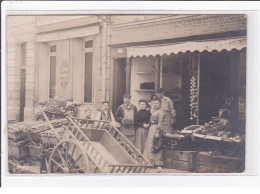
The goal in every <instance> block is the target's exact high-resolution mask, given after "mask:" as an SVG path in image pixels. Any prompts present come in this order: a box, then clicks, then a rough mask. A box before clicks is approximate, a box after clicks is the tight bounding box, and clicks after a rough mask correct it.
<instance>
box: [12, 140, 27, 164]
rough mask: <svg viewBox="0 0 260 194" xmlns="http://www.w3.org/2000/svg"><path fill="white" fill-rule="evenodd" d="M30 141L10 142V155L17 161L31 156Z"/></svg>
mask: <svg viewBox="0 0 260 194" xmlns="http://www.w3.org/2000/svg"><path fill="white" fill-rule="evenodd" d="M27 144H28V141H26V140H20V141H18V142H14V141H10V140H9V141H8V155H9V156H12V157H14V158H15V159H18V160H20V159H22V158H25V157H28V156H29V154H30V153H29V148H28V146H27Z"/></svg>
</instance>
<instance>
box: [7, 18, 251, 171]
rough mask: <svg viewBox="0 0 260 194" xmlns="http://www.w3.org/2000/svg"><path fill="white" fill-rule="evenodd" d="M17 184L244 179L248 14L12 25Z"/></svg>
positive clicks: (10, 127)
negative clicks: (86, 177) (120, 177)
mask: <svg viewBox="0 0 260 194" xmlns="http://www.w3.org/2000/svg"><path fill="white" fill-rule="evenodd" d="M6 19H7V20H6V50H7V51H6V69H7V73H6V83H7V97H6V98H7V113H8V114H7V119H8V121H7V122H8V124H7V132H8V137H7V135H6V138H8V172H9V173H10V174H53V175H56V174H68V173H70V174H78V173H83V174H84V173H85V174H94V173H99V174H104V173H105V174H107V173H110V174H136V173H138V174H144V173H145V174H157V173H220V174H221V173H244V172H245V171H246V169H245V152H246V150H245V142H246V111H245V110H246V57H247V15H245V14H189V15H185V14H184V15H181V14H172V15H165V14H164V15H117V14H114V15H30V16H29V15H8V16H7V18H6Z"/></svg>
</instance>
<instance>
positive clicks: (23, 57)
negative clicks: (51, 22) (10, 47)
mask: <svg viewBox="0 0 260 194" xmlns="http://www.w3.org/2000/svg"><path fill="white" fill-rule="evenodd" d="M21 67H22V68H25V67H26V43H23V44H22V45H21Z"/></svg>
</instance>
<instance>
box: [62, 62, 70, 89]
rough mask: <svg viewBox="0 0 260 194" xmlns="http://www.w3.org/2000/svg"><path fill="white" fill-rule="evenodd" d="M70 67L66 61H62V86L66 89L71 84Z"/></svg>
mask: <svg viewBox="0 0 260 194" xmlns="http://www.w3.org/2000/svg"><path fill="white" fill-rule="evenodd" d="M69 78H70V66H69V64H68V62H67V61H66V60H64V61H62V63H61V67H60V84H61V87H62V88H63V89H65V88H66V87H67V86H68V84H69Z"/></svg>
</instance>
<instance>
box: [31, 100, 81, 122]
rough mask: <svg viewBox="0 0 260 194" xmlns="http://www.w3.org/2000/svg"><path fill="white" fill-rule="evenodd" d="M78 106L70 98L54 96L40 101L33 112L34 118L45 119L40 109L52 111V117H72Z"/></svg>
mask: <svg viewBox="0 0 260 194" xmlns="http://www.w3.org/2000/svg"><path fill="white" fill-rule="evenodd" d="M78 106H79V105H78V104H77V103H76V102H73V101H72V99H68V98H60V97H55V98H53V99H49V100H47V101H45V102H41V103H40V107H39V110H38V111H37V112H36V114H35V119H36V120H45V118H44V117H43V115H42V112H41V111H42V110H44V111H46V112H50V113H54V114H52V119H59V118H64V116H71V117H74V116H76V113H77V107H78Z"/></svg>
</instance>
